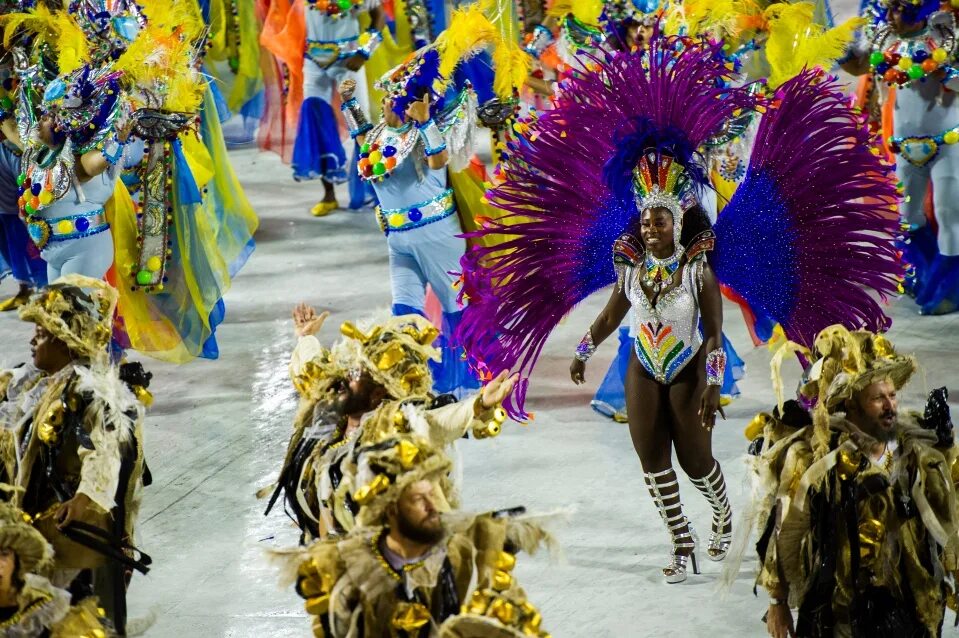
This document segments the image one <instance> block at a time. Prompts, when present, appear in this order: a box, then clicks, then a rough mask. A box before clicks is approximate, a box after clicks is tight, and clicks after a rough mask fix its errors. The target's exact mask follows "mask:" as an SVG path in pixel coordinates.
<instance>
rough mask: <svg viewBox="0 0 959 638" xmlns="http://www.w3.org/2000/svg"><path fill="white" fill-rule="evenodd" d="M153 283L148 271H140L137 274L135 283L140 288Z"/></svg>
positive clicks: (151, 274) (151, 275)
mask: <svg viewBox="0 0 959 638" xmlns="http://www.w3.org/2000/svg"><path fill="white" fill-rule="evenodd" d="M152 281H153V273H151V272H150V271H149V270H141V271H140V272H138V273H137V283H138V284H140V285H141V286H149V285H150V282H152Z"/></svg>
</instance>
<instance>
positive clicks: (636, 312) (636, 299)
mask: <svg viewBox="0 0 959 638" xmlns="http://www.w3.org/2000/svg"><path fill="white" fill-rule="evenodd" d="M703 267H704V262H703V260H702V259H696V260H694V261H693V262H692V263H689V264H686V266H685V268H684V269H683V271H682V274H681V276H682V281H681V282H680V284H679V285H678V286H676V287H675V288H672V289H671V290H668V291H667V292H665V293H664V294H662V295H661V296H660V298H659V301H658V302H657V304H656V307H655V308H654V307H653V305H652V304H651V303H650V301H649V298H648V297H647V296H646V292H645V291H644V290H643V288H642V286H641V285H640V281H641V279H642V277H641V275H640V272H639V270H638V269H637V268H635V267H630V268H628V269H627V270H626V298H627V299H629V302H630V304H632V307H633V309H632V312H631V313H630V316H631V318H632V326H633V334H635V335H636V337H635V343H634V347H635V350H636V356H637V357H638V358H639V362H640V363H641V364H642V366H643V367H644V368H645V369H646V371H647V372H649V374H650V375H652V376H653V378H655V379H656V380H657V381H659V382H660V383H663V384H669V383H672V382H673V380H674V379H675V378H676V376H677V375H678V374H679V373H680V371H681V370H682V369H683V368H684V367H686V364H687V363H689V361H690V360H691V359H693V358H694V357H695V355H696V353H697V352H699V348H700V347H701V346H702V343H703V337H702V333H701V332H700V330H699V290H700V288H701V287H702V278H703Z"/></svg>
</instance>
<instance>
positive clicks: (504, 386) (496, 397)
mask: <svg viewBox="0 0 959 638" xmlns="http://www.w3.org/2000/svg"><path fill="white" fill-rule="evenodd" d="M518 378H519V375H518V374H514V375H510V373H509V370H503V371H502V372H500V373H499V374H498V375H496V376H495V377H494V378H493V379H492V380H491V381H490V382H489V383H487V384H486V385H485V386H483V394H482V398H481V400H482V404H483V408H485V409H487V410H492V409H493V408H495V407H496V406H498V405H500V404H501V403H502V402H503V401H505V400H506V397H508V396H509V393H510V392H512V391H513V386H515V385H516V380H517V379H518Z"/></svg>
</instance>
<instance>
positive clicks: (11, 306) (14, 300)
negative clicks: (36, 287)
mask: <svg viewBox="0 0 959 638" xmlns="http://www.w3.org/2000/svg"><path fill="white" fill-rule="evenodd" d="M32 292H33V291H31V290H28V291H26V292H18V293H17V294H16V296H14V297H10V298H9V299H4V300H3V301H0V312H9V311H11V310H16V309H17V308H19V307H20V306H22V305H24V304H25V303H27V302H28V301H29V300H30V294H31V293H32Z"/></svg>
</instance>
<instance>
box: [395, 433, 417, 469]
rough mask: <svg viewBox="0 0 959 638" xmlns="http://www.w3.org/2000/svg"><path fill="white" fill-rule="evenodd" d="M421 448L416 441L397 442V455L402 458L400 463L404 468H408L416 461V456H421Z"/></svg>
mask: <svg viewBox="0 0 959 638" xmlns="http://www.w3.org/2000/svg"><path fill="white" fill-rule="evenodd" d="M419 453H420V449H419V448H418V447H416V444H415V443H412V442H410V441H407V440H405V439H403V440H401V441H400V442H399V443H397V444H396V456H397V457H399V459H400V464H401V465H402V466H403V469H404V470H408V469H410V468H411V467H413V465H414V464H415V463H416V457H417V456H419Z"/></svg>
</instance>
